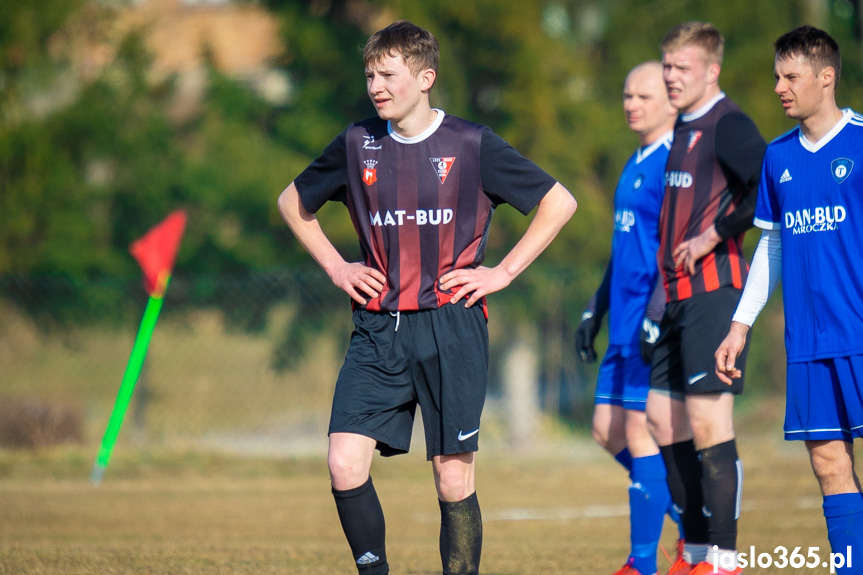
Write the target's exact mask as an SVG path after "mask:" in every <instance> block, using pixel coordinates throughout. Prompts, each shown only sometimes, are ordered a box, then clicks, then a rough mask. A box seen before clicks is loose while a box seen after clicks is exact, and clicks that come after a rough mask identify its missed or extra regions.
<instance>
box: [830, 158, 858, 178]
mask: <svg viewBox="0 0 863 575" xmlns="http://www.w3.org/2000/svg"><path fill="white" fill-rule="evenodd" d="M853 167H854V162H852V161H851V160H849V159H848V158H836V159H835V160H833V161H832V162H831V163H830V173H831V174H833V179H834V180H836V183H837V184H841V183H842V182H844V181H845V178H847V177H848V176H849V175H851V168H853Z"/></svg>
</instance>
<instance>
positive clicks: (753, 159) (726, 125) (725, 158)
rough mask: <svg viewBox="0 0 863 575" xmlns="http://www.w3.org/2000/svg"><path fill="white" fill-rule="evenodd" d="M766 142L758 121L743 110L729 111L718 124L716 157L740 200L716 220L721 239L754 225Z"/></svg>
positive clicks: (738, 233) (733, 235)
mask: <svg viewBox="0 0 863 575" xmlns="http://www.w3.org/2000/svg"><path fill="white" fill-rule="evenodd" d="M766 149H767V143H766V142H765V141H764V138H762V137H761V134H760V133H759V132H758V128H757V127H756V126H755V123H754V122H753V121H752V120H751V119H750V118H749V116H747V115H746V114H743V113H731V114H726V115H725V116H723V117H722V118H720V119H719V121H718V122H717V124H716V158H717V160H718V161H719V165H720V166H722V170H723V171H724V172H725V176H726V179H727V180H728V183H729V187H730V188H736V189H732V192H733V193H734V194H739V195H740V196H741V198H742V199H741V201H740V204H739V205H738V206H737V208H736V209H735V210H734V211H733V212H731V213H730V214H728V215H725V216H722V217H720V218H719V219H717V220H716V223H715V225H716V232H717V233H718V234H719V237H721V238H722V239H728V238H732V237H735V236H738V235H740V234H742V233H743V232H745V231H746V230H748V229H749V228H751V227H752V225H753V224H752V221H753V217H754V216H755V200H756V198H757V197H758V180H759V178H760V176H761V162H762V161H763V159H764V151H765V150H766Z"/></svg>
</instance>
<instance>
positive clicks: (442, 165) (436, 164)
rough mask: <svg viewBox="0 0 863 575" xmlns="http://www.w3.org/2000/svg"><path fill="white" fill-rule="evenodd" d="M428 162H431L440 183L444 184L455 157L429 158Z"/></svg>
mask: <svg viewBox="0 0 863 575" xmlns="http://www.w3.org/2000/svg"><path fill="white" fill-rule="evenodd" d="M429 161H430V162H431V165H432V167H433V168H434V170H435V173H436V174H437V177H438V179H439V180H440V183H444V182H445V181H446V177H447V176H448V175H449V170H450V168H452V164H453V162H455V156H453V157H452V158H429Z"/></svg>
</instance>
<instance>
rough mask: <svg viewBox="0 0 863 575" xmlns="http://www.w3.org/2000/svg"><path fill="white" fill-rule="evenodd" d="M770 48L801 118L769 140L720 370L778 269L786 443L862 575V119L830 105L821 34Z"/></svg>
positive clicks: (831, 52)
mask: <svg viewBox="0 0 863 575" xmlns="http://www.w3.org/2000/svg"><path fill="white" fill-rule="evenodd" d="M775 48H776V59H775V68H774V74H775V76H776V88H775V92H776V93H777V94H778V95H779V101H780V102H781V103H782V107H783V109H784V110H785V115H786V116H787V117H789V118H792V119H794V120H797V122H798V123H799V126H798V127H797V128H795V129H794V130H792V131H790V132H788V133H786V134H784V135H782V136H780V137H779V138H777V139H776V140H774V141H773V142H771V144H770V145H769V146H768V147H767V154H766V155H765V158H764V167H763V172H762V175H761V184H760V186H759V190H758V203H757V206H756V208H755V225H756V226H758V227H759V228H761V229H762V230H764V231H763V232H762V234H761V240H760V241H759V242H758V247H757V248H756V251H755V255H754V257H753V259H752V271H751V274H750V275H749V279H748V280H747V281H746V288H745V290H744V292H743V296H742V298H741V300H740V304H739V305H738V307H737V311H736V312H735V314H734V321H733V323H732V324H731V328H730V330H729V333H728V336H727V337H726V338H725V340H724V341H723V342H722V345H721V346H720V347H719V348H718V349H717V351H716V372H717V374H718V375H719V377H720V378H721V379H722V380H723V381H725V382H726V383H727V384H729V385H733V383H734V382H736V381H739V379H740V378H741V377H742V376H743V365H742V364H740V362H739V360H738V357H739V354H740V351H741V350H742V349H743V347H744V345H745V341H746V335H747V333H748V331H749V328H750V326H751V325H752V324H753V323H754V322H755V319H756V317H757V316H758V314H759V312H760V311H761V309H762V308H763V307H764V304H765V303H766V302H767V299H768V297H770V294H771V293H772V291H773V289H774V288H775V286H776V284H777V282H778V281H779V279H780V277H781V279H782V285H783V292H782V293H783V303H784V306H785V348H786V352H787V362H788V369H787V381H786V384H787V385H786V394H787V403H786V408H785V439H787V440H802V441H805V442H806V447H807V449H808V450H809V458H810V461H811V464H812V469H813V471H814V472H815V477H816V478H817V479H818V483H819V485H820V486H821V492H822V494H823V496H824V517H825V518H826V520H827V537H828V539H829V541H830V546H831V547H832V549H833V552H834V553H837V554H841V556H842V563H843V565H842V566H840V567H839V569H838V570H837V572H838V573H841V574H843V575H852V574H855V573H856V574H859V573H863V493H861V489H860V479H859V478H858V476H857V474H856V473H855V471H854V452H853V442H854V438H856V437H861V436H863V272H861V267H860V262H861V261H863V236H861V234H860V228H861V226H863V171H861V170H863V116H861V115H860V114H858V113H856V112H854V111H853V110H851V109H849V108H846V109H844V110H842V109H839V107H837V105H836V84H837V83H838V81H839V72H840V68H841V59H840V54H839V46H838V45H837V44H836V42H835V40H833V38H831V37H830V36H829V35H828V34H827V33H826V32H824V31H822V30H818V29H817V28H813V27H811V26H802V27H800V28H796V29H794V30H792V31H790V32H788V33H787V34H784V35H783V36H781V37H780V38H779V39H778V40H776V44H775ZM849 549H850V550H851V551H850V553H849ZM834 563H835V564H836V565H837V566H838V564H839V561H838V560H836V561H835V562H834ZM849 563H850V565H849Z"/></svg>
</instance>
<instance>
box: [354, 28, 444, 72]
mask: <svg viewBox="0 0 863 575" xmlns="http://www.w3.org/2000/svg"><path fill="white" fill-rule="evenodd" d="M397 55H401V57H402V58H404V61H405V64H406V65H407V67H408V68H409V69H410V71H411V72H413V74H414V75H416V74H419V73H420V72H421V71H423V70H426V69H428V68H431V69H432V70H434V71H435V74H437V67H438V59H439V57H440V48H439V47H438V43H437V39H436V38H435V37H434V36H433V35H432V33H431V32H429V31H427V30H423V29H422V28H420V27H419V26H417V25H415V24H412V23H410V22H408V21H407V20H399V21H397V22H393V23H392V24H390V25H389V26H387V27H386V28H384V29H383V30H378V31H377V32H375V33H374V34H372V35H371V37H370V38H369V40H368V42H366V46H365V48H363V65H364V66H366V67H368V66H369V65H371V64H374V63H376V62H380V61H381V60H382V59H384V58H386V57H387V56H397Z"/></svg>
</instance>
